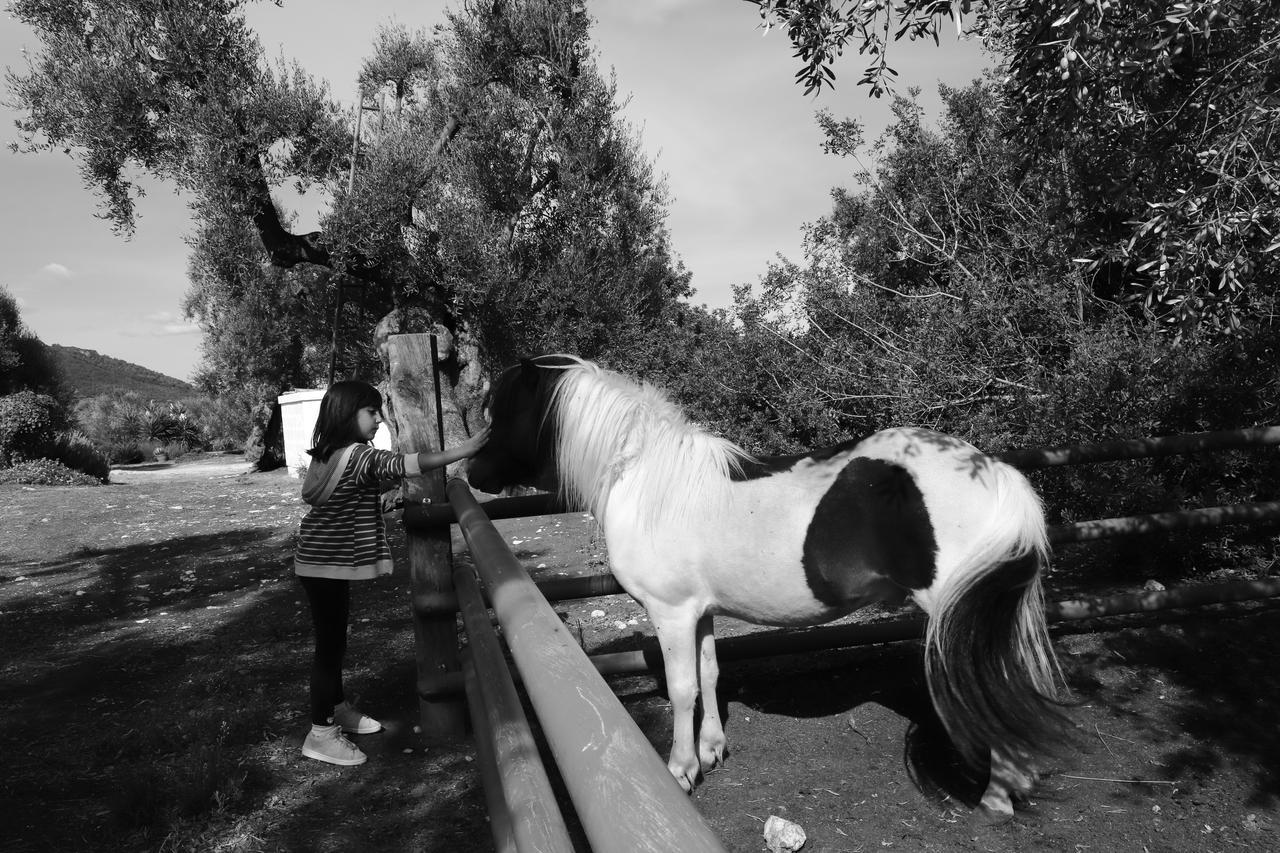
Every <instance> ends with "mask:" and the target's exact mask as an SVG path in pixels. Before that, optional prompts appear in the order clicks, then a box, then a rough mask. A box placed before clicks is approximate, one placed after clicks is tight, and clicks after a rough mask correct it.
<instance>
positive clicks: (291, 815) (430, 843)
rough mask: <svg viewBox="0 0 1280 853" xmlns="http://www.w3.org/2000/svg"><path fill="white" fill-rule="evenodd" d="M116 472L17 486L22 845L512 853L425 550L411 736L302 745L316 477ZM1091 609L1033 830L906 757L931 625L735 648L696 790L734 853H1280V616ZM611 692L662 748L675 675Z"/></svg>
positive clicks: (386, 652)
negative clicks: (1135, 620) (436, 614)
mask: <svg viewBox="0 0 1280 853" xmlns="http://www.w3.org/2000/svg"><path fill="white" fill-rule="evenodd" d="M148 468H150V469H151V470H147V469H148ZM114 479H115V480H116V481H118V482H114V483H113V484H112V485H109V486H105V487H101V488H72V487H54V488H34V487H22V486H0V732H3V734H2V735H0V747H2V748H3V753H0V754H3V756H4V773H3V774H0V813H2V814H0V817H2V818H3V820H2V821H0V826H3V832H0V850H3V851H35V850H49V851H55V850H56V851H81V850H84V851H93V850H103V851H107V850H110V851H120V850H191V851H209V850H227V851H231V850H237V851H258V850H261V851H328V850H333V851H337V850H344V851H346V850H371V851H372V850H376V851H451V853H452V851H458V852H459V853H467V851H483V850H490V849H492V846H491V844H490V841H489V834H488V827H487V824H486V819H485V816H484V809H483V795H482V793H481V791H480V788H479V781H478V775H477V773H476V770H475V762H474V753H473V751H472V749H471V748H470V746H469V745H467V744H460V745H457V746H454V747H431V748H426V747H425V746H424V744H423V743H422V742H421V740H420V738H419V737H418V736H417V735H416V734H415V733H414V731H413V725H414V716H415V713H416V700H415V698H414V696H413V695H412V684H413V664H412V654H413V644H412V632H411V628H410V625H409V619H408V603H407V587H406V573H405V572H404V571H403V570H402V571H400V572H399V573H397V575H395V576H393V577H392V578H390V579H387V580H384V581H378V582H371V583H368V584H362V585H360V586H359V587H358V588H357V592H356V596H355V604H354V607H355V614H354V625H353V629H352V642H351V651H350V657H349V661H350V665H349V684H350V686H351V687H352V688H354V690H356V691H358V692H359V693H360V694H361V695H362V699H361V702H362V704H363V705H364V706H365V707H366V708H367V709H368V710H369V711H370V712H371V713H374V714H375V715H376V716H379V717H380V718H381V719H383V720H384V721H385V722H386V723H387V727H388V731H387V732H385V733H383V734H380V735H374V736H368V737H364V738H361V746H362V747H363V748H364V749H365V750H366V751H367V752H368V753H369V754H370V760H369V762H368V763H367V764H366V765H364V766H362V767H358V768H350V769H340V768H334V767H328V766H322V765H319V764H317V763H315V762H311V761H307V760H305V759H302V758H301V757H300V756H299V755H298V745H299V743H300V740H301V737H302V734H303V733H304V732H305V729H306V712H305V691H306V676H305V668H306V663H307V658H308V655H309V627H308V625H307V621H306V613H305V608H304V604H303V601H302V597H301V595H300V590H299V588H298V587H297V586H296V584H295V583H294V581H293V579H292V577H291V575H290V573H289V557H290V549H291V546H292V536H293V529H294V527H295V525H296V522H297V519H298V518H300V516H301V514H302V506H301V503H300V501H299V500H298V498H297V491H298V483H297V481H296V480H292V479H290V478H289V477H288V476H287V475H285V474H284V473H280V472H277V473H269V474H253V473H248V470H247V466H245V465H244V464H243V463H242V462H240V460H238V459H237V458H236V457H213V458H207V459H204V460H199V461H195V462H190V463H184V464H179V465H173V466H168V467H163V468H154V467H152V466H140V467H138V468H133V469H129V470H126V471H123V472H120V473H119V474H118V475H117V476H116V477H115V478H114ZM500 527H501V529H502V530H503V532H504V535H505V536H506V537H507V538H508V541H510V542H511V543H512V547H513V549H514V550H515V551H516V552H517V554H518V555H519V556H520V557H521V558H522V559H523V560H524V561H525V564H526V565H527V566H528V568H529V569H530V570H531V571H532V572H533V573H534V574H535V575H540V576H552V577H553V576H556V575H557V574H559V573H566V574H568V573H579V572H594V571H601V570H603V567H604V554H603V547H602V545H601V544H600V543H599V542H598V541H596V540H595V539H594V537H593V535H592V532H591V528H590V525H589V523H588V522H587V520H586V519H584V518H583V517H582V516H580V515H562V516H555V517H549V518H544V519H529V520H520V521H512V522H503V523H502V524H501V525H500ZM558 609H559V610H560V611H562V613H563V614H564V616H565V618H566V619H567V620H568V621H570V622H571V623H575V624H576V625H578V626H580V627H581V633H582V635H583V639H584V643H585V645H586V646H587V648H588V650H589V651H598V650H615V649H621V648H634V647H636V645H637V644H642V643H643V642H644V640H645V637H647V629H648V623H647V621H646V620H645V619H644V617H643V614H642V613H641V612H640V611H639V609H638V608H636V606H635V605H634V604H633V603H632V602H631V601H630V600H629V599H626V598H625V597H615V598H609V599H598V600H593V601H584V602H577V603H573V604H562V605H559V606H558ZM725 627H726V628H728V630H729V631H730V632H735V631H737V630H740V628H737V627H735V626H725ZM1089 630H1090V632H1089V633H1073V634H1062V635H1059V637H1058V647H1059V650H1060V652H1061V653H1062V658H1063V662H1064V666H1065V667H1066V669H1067V672H1068V677H1069V680H1070V682H1071V685H1072V687H1073V689H1074V691H1075V695H1076V698H1077V700H1078V702H1079V706H1078V707H1077V708H1076V709H1075V712H1074V713H1075V716H1076V719H1077V720H1078V722H1079V730H1080V735H1081V745H1080V749H1079V750H1078V751H1077V752H1076V753H1074V754H1072V755H1070V756H1067V757H1065V758H1064V759H1063V760H1061V761H1060V762H1058V763H1057V764H1056V765H1055V766H1054V767H1053V768H1052V770H1053V773H1052V774H1051V775H1050V776H1048V778H1047V779H1046V780H1045V784H1044V787H1043V791H1042V792H1041V794H1040V795H1039V796H1037V797H1036V798H1035V799H1034V800H1033V801H1032V803H1031V804H1030V805H1029V806H1028V807H1027V808H1026V809H1025V810H1023V811H1022V812H1020V814H1019V817H1018V819H1017V820H1016V821H1014V822H1013V823H1011V824H1008V825H1005V826H1001V827H995V828H983V827H980V826H978V825H976V824H975V823H973V822H972V821H971V820H970V812H969V809H968V807H967V806H966V805H965V803H964V798H965V796H971V795H972V793H973V787H972V785H970V786H968V787H966V785H965V784H964V782H963V780H959V781H957V780H947V779H945V778H944V779H943V781H944V782H945V783H946V785H947V786H949V787H944V788H943V789H942V790H941V791H937V790H933V789H929V788H927V787H926V790H929V791H930V793H923V792H922V791H921V789H920V788H919V787H917V786H916V785H915V784H913V782H912V775H911V774H909V773H908V769H907V767H906V766H904V754H906V753H910V754H911V755H912V756H914V757H915V758H916V759H917V761H916V762H915V764H916V766H918V767H924V768H925V769H928V767H929V766H934V767H941V768H942V775H943V776H944V777H945V775H946V772H945V771H946V768H947V767H948V766H949V765H948V760H949V756H948V753H947V750H946V748H945V744H944V743H942V742H941V741H940V739H939V737H938V736H937V733H936V723H935V722H934V721H933V720H932V718H931V715H930V714H929V712H928V709H927V702H925V701H924V697H923V693H922V687H921V683H920V677H919V666H918V663H917V654H918V650H917V649H916V648H915V647H914V646H913V645H911V644H899V645H896V646H889V647H879V648H873V649H863V650H855V651H843V652H830V653H824V654H819V655H807V656H804V657H800V656H795V657H786V658H775V659H770V660H767V661H758V662H752V663H743V664H730V665H726V666H725V672H724V676H723V679H722V684H723V690H722V701H723V702H724V704H725V706H726V708H725V710H726V721H727V722H726V725H727V731H728V735H729V742H730V751H731V754H730V756H729V760H728V763H727V764H726V766H725V767H724V768H723V769H721V770H719V771H717V772H715V773H713V774H711V775H710V777H709V778H708V779H707V780H706V781H705V782H704V784H703V785H702V787H700V788H699V789H698V791H697V792H696V793H695V794H694V797H695V801H696V803H697V806H698V808H699V810H700V811H701V812H702V813H703V815H705V816H706V818H707V820H708V822H709V823H710V824H711V825H712V827H713V828H714V829H715V831H716V832H717V833H718V834H719V835H720V837H721V838H723V839H724V840H725V843H726V846H728V847H729V849H731V850H735V851H760V850H764V849H765V848H764V843H763V841H762V840H761V835H760V833H761V829H762V828H763V824H764V820H765V819H766V818H767V817H768V816H769V815H770V814H777V815H780V816H783V817H786V818H788V819H790V820H793V821H795V822H797V823H799V824H800V825H801V826H803V827H804V829H805V830H806V832H807V833H808V836H809V842H808V845H807V846H806V847H805V848H804V849H805V850H806V851H815V853H825V852H826V851H877V850H889V849H897V850H907V851H916V850H923V851H953V850H992V851H1026V850H1055V851H1056V850H1061V851H1072V853H1075V851H1086V850H1097V851H1135V853H1138V851H1152V853H1155V851H1217V850H1224V851H1225V850H1238V849H1244V850H1258V851H1263V850H1275V849H1280V839H1278V838H1277V822H1278V821H1280V809H1278V808H1277V797H1278V796H1280V733H1278V731H1277V726H1276V722H1275V720H1276V710H1275V709H1276V707H1277V704H1278V703H1280V675H1278V674H1277V667H1276V664H1275V662H1276V656H1277V652H1278V651H1280V614H1277V612H1276V611H1272V610H1269V609H1254V610H1253V611H1249V612H1241V611H1239V610H1233V611H1230V612H1223V613H1204V614H1200V615H1197V616H1196V617H1194V618H1192V619H1189V620H1184V621H1181V622H1177V623H1174V624H1167V625H1165V626H1163V627H1161V626H1155V625H1151V624H1149V623H1147V624H1140V625H1133V626H1118V625H1116V624H1115V623H1114V622H1113V623H1111V624H1110V625H1107V626H1104V627H1101V628H1100V627H1099V626H1092V627H1091V628H1090V629H1089ZM616 687H617V689H618V691H619V693H620V695H621V696H622V697H623V701H624V703H625V704H626V705H627V707H628V708H629V709H630V711H631V712H632V714H633V715H634V716H635V717H636V719H637V720H638V721H639V722H640V725H641V727H642V728H643V729H644V731H645V732H646V733H647V734H648V735H649V737H650V738H651V739H652V740H653V742H654V743H655V745H656V746H657V747H658V748H659V749H660V750H664V751H665V749H666V746H667V738H668V737H669V725H670V711H669V705H668V704H667V702H666V701H665V697H664V696H663V695H662V693H661V685H660V684H659V683H658V682H657V681H656V680H655V679H653V678H650V677H634V678H627V679H620V680H618V681H617V682H616Z"/></svg>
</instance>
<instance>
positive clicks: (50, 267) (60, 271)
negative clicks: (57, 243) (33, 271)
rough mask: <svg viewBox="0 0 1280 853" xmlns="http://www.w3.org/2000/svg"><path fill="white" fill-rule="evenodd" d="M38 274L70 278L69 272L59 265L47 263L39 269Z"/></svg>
mask: <svg viewBox="0 0 1280 853" xmlns="http://www.w3.org/2000/svg"><path fill="white" fill-rule="evenodd" d="M40 272H42V273H44V274H45V275H48V276H53V277H54V278H71V270H69V269H67V268H66V267H64V266H63V265H62V264H59V263H48V264H45V265H44V266H42V267H41V268H40Z"/></svg>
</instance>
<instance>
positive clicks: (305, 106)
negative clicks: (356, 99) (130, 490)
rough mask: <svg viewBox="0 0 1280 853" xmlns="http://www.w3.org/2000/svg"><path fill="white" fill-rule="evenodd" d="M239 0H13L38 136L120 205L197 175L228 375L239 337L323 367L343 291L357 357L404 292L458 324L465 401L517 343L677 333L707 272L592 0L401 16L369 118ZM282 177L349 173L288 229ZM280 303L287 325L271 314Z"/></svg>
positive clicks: (210, 333) (523, 346) (197, 257)
mask: <svg viewBox="0 0 1280 853" xmlns="http://www.w3.org/2000/svg"><path fill="white" fill-rule="evenodd" d="M243 5H244V4H243V2H241V0H215V2H212V3H210V2H204V0H199V2H197V0H179V2H159V0H90V2H84V3H78V4H74V5H68V4H61V3H49V2H46V0H15V2H13V4H12V6H11V8H12V9H13V11H14V13H15V14H16V15H17V17H19V18H20V19H21V20H23V21H25V22H26V23H28V24H29V25H31V26H32V27H33V28H34V29H35V30H36V32H37V34H38V35H39V37H40V39H41V42H42V45H43V51H42V52H40V53H39V54H37V55H35V56H33V57H32V58H31V59H30V61H29V67H28V68H27V69H26V70H25V71H24V72H11V73H10V75H9V83H10V86H11V88H12V90H13V91H14V93H15V94H16V96H17V99H18V101H19V102H20V103H21V105H22V106H23V107H25V108H26V111H27V116H26V118H25V119H24V120H23V121H22V122H21V125H20V129H21V130H22V132H23V134H24V140H25V141H24V145H25V147H26V148H27V149H30V150H35V149H44V148H51V149H52V148H57V149H64V150H66V151H67V152H68V153H70V154H71V155H72V156H73V157H75V158H76V159H77V160H78V161H79V162H80V164H81V170H82V173H83V176H84V178H85V181H86V183H87V184H88V185H89V186H90V187H92V188H93V189H94V190H95V192H97V194H98V196H99V199H100V205H101V208H102V213H103V215H105V216H106V217H108V218H109V219H110V220H111V221H112V222H113V223H114V225H115V226H116V227H117V228H119V229H120V230H122V231H128V230H129V229H130V228H132V226H133V217H134V201H135V200H136V198H137V196H138V195H139V193H140V189H139V186H138V184H137V181H136V180H135V176H136V175H139V174H147V175H150V176H152V177H154V178H158V179H160V180H162V181H165V182H168V183H170V184H172V185H174V186H176V187H178V188H179V189H181V190H182V191H184V193H185V194H186V195H187V198H188V199H189V200H190V205H191V209H192V211H193V213H194V217H195V222H196V229H195V233H194V234H193V236H192V243H193V247H194V256H193V263H192V281H193V285H192V293H191V295H190V297H189V299H188V302H187V305H188V308H189V309H190V310H191V312H192V313H193V314H194V315H195V316H196V317H197V318H198V319H200V320H201V322H202V324H203V325H204V327H205V329H206V359H207V366H209V367H210V368H212V369H213V370H214V372H218V373H221V374H222V382H223V384H224V385H228V386H237V385H241V383H240V380H239V379H238V378H237V376H240V374H237V373H236V368H235V366H234V365H235V363H237V361H238V363H239V364H240V365H241V367H242V368H243V369H244V370H248V371H250V372H253V370H255V368H253V367H252V366H251V365H255V364H256V365H261V366H263V370H264V371H265V373H262V376H264V377H265V376H266V375H267V374H271V375H272V376H273V377H274V381H276V382H280V383H285V382H291V381H292V382H297V381H301V380H302V379H303V378H304V377H305V376H307V375H308V374H310V376H311V378H312V381H314V379H316V378H318V377H315V374H314V371H315V370H316V367H317V363H318V362H320V363H322V362H323V360H318V359H316V358H315V350H316V348H317V346H318V345H321V341H323V338H322V337H321V335H320V333H321V326H322V325H323V324H324V323H327V321H328V319H329V318H332V317H335V316H336V317H340V318H343V321H344V323H350V324H351V325H347V326H346V327H345V328H346V329H347V330H348V331H349V334H350V335H351V336H352V337H353V338H361V339H363V340H365V341H366V342H367V344H366V348H365V353H364V354H363V355H361V354H359V353H350V354H349V357H348V358H344V359H343V361H344V363H345V364H346V365H347V367H348V368H349V369H353V370H354V369H356V367H354V366H355V365H359V364H363V363H365V361H366V360H367V358H368V357H369V355H370V354H371V353H372V352H373V346H372V341H371V337H372V330H373V326H374V324H375V323H376V322H377V320H378V318H379V317H381V316H382V315H387V318H388V320H387V322H386V323H384V324H383V329H384V331H387V330H390V331H399V330H405V331H408V330H410V327H412V328H413V329H414V330H418V331H427V330H430V329H432V328H436V329H440V330H442V331H444V332H447V333H448V334H449V336H450V337H451V339H452V343H453V346H452V347H450V348H448V352H449V353H450V354H451V364H450V365H449V366H448V368H447V372H448V374H449V376H450V377H451V379H452V381H453V382H454V387H453V389H452V391H453V392H454V395H455V397H456V401H455V402H456V411H458V412H460V413H461V414H462V417H463V418H464V419H465V418H466V417H468V414H469V413H470V412H472V411H473V409H474V406H475V404H476V402H477V401H478V398H479V394H480V392H481V390H482V386H481V384H480V383H481V381H482V376H483V371H482V370H481V368H482V367H484V366H488V365H491V364H493V363H495V362H498V361H502V360H505V359H506V358H508V357H510V355H511V354H513V353H517V352H518V353H521V354H524V353H527V352H530V351H536V350H541V349H547V348H555V349H571V350H574V351H578V352H581V353H583V354H584V355H588V356H591V355H596V356H598V355H602V354H605V353H609V352H612V353H614V354H615V356H616V358H619V359H621V360H622V361H625V360H626V355H625V353H623V352H621V351H620V350H619V348H620V347H625V346H630V347H633V348H634V347H637V346H639V343H638V342H639V341H641V340H643V339H646V338H647V337H648V336H653V335H658V334H661V333H662V327H663V324H664V323H665V322H666V321H667V319H669V318H670V316H671V312H672V310H673V309H672V305H673V303H674V302H675V301H676V300H677V299H678V298H679V297H681V296H684V295H687V293H688V292H689V287H688V275H687V274H686V273H685V272H684V271H683V270H682V269H681V268H680V266H679V264H678V262H676V261H675V259H674V258H673V257H672V255H671V252H670V249H669V245H668V238H667V234H666V231H665V205H666V199H665V193H664V190H663V187H662V184H661V181H660V180H659V179H658V178H657V177H656V176H655V175H654V174H653V172H652V168H651V166H650V164H649V163H648V162H647V160H646V159H645V157H644V156H643V154H642V153H641V151H640V149H639V146H638V144H637V141H636V138H635V136H634V134H633V133H632V132H631V131H630V129H629V128H627V127H626V126H625V125H623V124H622V123H621V122H620V120H619V119H618V117H617V98H616V93H615V91H614V88H613V86H612V84H611V83H610V82H609V81H608V80H606V79H605V78H604V76H603V75H602V74H601V73H600V71H599V70H598V69H597V67H596V66H595V63H594V60H593V58H592V53H591V46H590V42H589V38H588V29H589V18H588V16H587V14H586V12H585V9H584V7H583V4H582V3H581V2H574V1H573V0H502V1H501V2H496V3H480V2H465V3H463V4H462V5H461V6H460V8H458V9H457V10H456V11H450V12H447V13H446V14H445V17H444V20H443V21H441V22H440V23H439V25H438V26H437V27H436V28H435V29H434V30H432V31H430V32H428V31H424V30H409V29H408V28H405V27H401V26H389V27H385V28H383V30H382V31H381V32H380V33H379V35H378V37H377V39H376V40H375V44H374V45H373V46H372V51H371V53H370V55H369V56H368V58H367V59H366V61H365V63H364V65H363V67H362V70H361V80H360V83H361V88H362V93H363V94H364V95H365V96H366V97H367V98H368V99H369V100H373V99H374V98H376V97H389V98H390V104H391V107H390V108H389V109H383V110H382V111H381V112H380V113H379V116H378V118H377V120H376V121H368V122H363V121H359V122H358V121H353V118H354V117H353V116H352V115H350V114H349V113H348V112H346V111H345V110H343V109H342V108H341V107H340V106H339V105H338V104H337V103H335V102H334V101H333V100H332V98H331V96H330V94H329V92H328V89H327V87H326V85H325V84H324V83H322V82H318V81H316V80H314V79H313V78H312V77H311V76H310V75H309V74H307V73H306V71H305V70H303V69H301V68H299V67H296V66H284V65H281V64H275V65H271V64H268V63H267V62H265V60H264V59H263V57H262V52H261V49H260V47H259V45H258V43H257V40H256V39H255V37H254V35H253V33H252V32H251V31H250V30H249V28H248V27H247V26H246V24H245V21H244V16H243ZM361 116H362V117H363V113H362V114H361ZM357 125H362V126H361V127H360V129H359V132H358V134H356V126H357ZM353 135H356V137H357V138H356V139H355V141H354V144H353ZM286 186H292V187H297V188H319V189H321V190H323V191H324V192H325V193H326V194H327V195H328V197H329V198H330V199H331V205H330V207H329V209H328V210H327V211H326V212H325V214H324V215H323V217H322V218H321V221H320V226H319V229H318V230H316V231H315V232H310V233H298V232H295V231H294V230H292V229H291V227H290V221H291V217H290V214H289V213H288V212H287V211H285V210H282V209H281V207H280V205H279V203H278V202H277V201H276V198H277V194H274V191H276V190H278V189H280V188H283V187H286ZM344 301H345V303H346V304H345V306H344ZM352 306H354V309H353V307H352ZM388 312H390V313H388ZM321 318H324V320H323V321H322V320H321ZM664 318H667V319H664ZM267 319H269V320H270V321H271V324H272V326H273V328H274V329H275V330H276V331H277V332H278V333H279V340H276V341H274V342H268V341H267V340H265V338H264V337H263V335H264V331H263V329H261V328H259V329H257V330H256V331H255V330H254V329H251V328H250V326H253V325H254V324H258V325H259V326H261V325H262V324H263V323H264V322H265V321H266V320H267ZM323 342H324V343H327V341H323ZM246 349H257V350H258V355H257V356H254V357H251V358H246V357H245V356H246V355H247V353H246ZM233 354H234V357H232V355H233ZM268 366H269V367H270V369H267V368H268ZM264 381H265V380H264ZM450 426H451V428H452V429H455V430H456V429H457V428H458V425H457V424H452V425H450Z"/></svg>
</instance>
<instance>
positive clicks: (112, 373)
mask: <svg viewBox="0 0 1280 853" xmlns="http://www.w3.org/2000/svg"><path fill="white" fill-rule="evenodd" d="M48 347H49V349H50V350H51V351H52V352H53V356H54V358H55V359H56V360H57V362H58V365H59V366H60V367H61V368H62V373H63V375H64V376H66V379H67V384H68V385H69V386H71V388H73V389H75V393H76V396H77V397H81V398H83V397H96V396H98V395H99V394H109V393H111V392H112V391H136V392H137V393H138V395H139V396H140V397H142V398H143V399H144V400H175V399H178V398H181V397H186V396H188V395H190V394H194V393H195V389H194V388H192V387H191V385H190V384H188V383H186V382H183V381H182V380H181V379H174V378H173V377H172V376H165V375H164V374H163V373H156V372H155V371H154V370H148V369H147V368H145V367H142V366H140V365H137V364H133V363H131V362H128V361H123V360H121V359H118V358H112V357H111V356H109V355H103V354H101V353H98V352H94V351H93V350H91V349H80V348H79V347H64V346H59V345H58V344H48Z"/></svg>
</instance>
